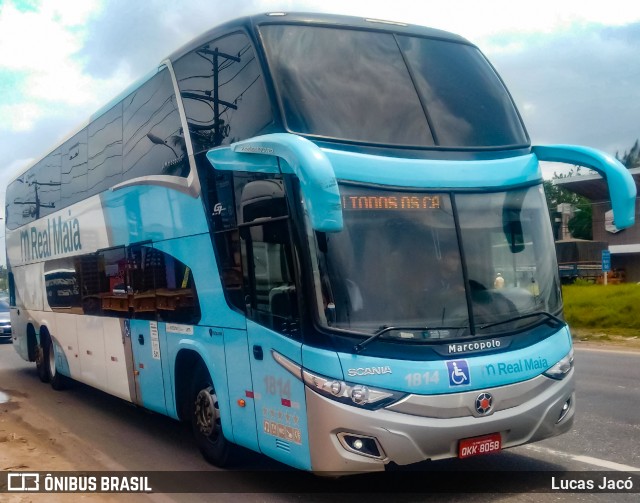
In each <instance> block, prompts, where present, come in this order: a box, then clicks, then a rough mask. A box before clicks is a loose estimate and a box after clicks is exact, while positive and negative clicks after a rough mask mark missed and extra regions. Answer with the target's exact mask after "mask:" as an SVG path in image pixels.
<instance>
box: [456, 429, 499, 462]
mask: <svg viewBox="0 0 640 503" xmlns="http://www.w3.org/2000/svg"><path fill="white" fill-rule="evenodd" d="M500 449H502V437H501V436H500V433H492V434H491V435H484V436H482V437H473V438H465V439H462V440H460V444H459V446H458V457H459V458H461V459H462V458H469V457H471V456H479V455H481V454H491V453H492V452H498V451H499V450H500Z"/></svg>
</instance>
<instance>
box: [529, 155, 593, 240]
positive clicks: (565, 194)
mask: <svg viewBox="0 0 640 503" xmlns="http://www.w3.org/2000/svg"><path fill="white" fill-rule="evenodd" d="M577 174H580V168H579V167H577V168H576V170H575V171H574V170H573V169H572V170H571V171H570V172H569V173H567V174H562V173H561V174H558V173H554V174H553V179H554V180H556V179H559V178H568V177H570V176H574V175H577ZM542 183H543V186H544V194H545V197H546V198H547V206H548V207H549V219H550V220H551V226H552V227H553V229H554V233H556V236H557V229H556V227H555V225H556V217H557V216H558V211H557V209H558V205H559V204H564V203H566V204H571V205H572V206H574V207H575V208H576V214H575V216H574V217H573V218H572V219H571V220H569V224H568V225H569V231H570V232H571V235H572V236H573V237H574V238H576V239H593V233H592V228H591V221H592V212H591V202H590V201H589V200H588V199H587V198H586V197H584V196H581V195H578V194H576V193H575V192H571V191H569V190H567V189H564V188H562V187H560V186H558V185H554V184H553V180H545V181H544V182H542Z"/></svg>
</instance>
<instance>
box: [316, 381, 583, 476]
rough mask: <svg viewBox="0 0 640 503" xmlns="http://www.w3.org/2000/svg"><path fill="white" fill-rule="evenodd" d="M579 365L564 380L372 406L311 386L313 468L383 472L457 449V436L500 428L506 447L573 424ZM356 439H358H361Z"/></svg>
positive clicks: (330, 471)
mask: <svg viewBox="0 0 640 503" xmlns="http://www.w3.org/2000/svg"><path fill="white" fill-rule="evenodd" d="M573 374H574V371H573V370H571V372H570V373H569V375H568V376H567V377H566V378H565V379H563V380H561V381H557V380H553V379H550V378H547V377H545V376H538V377H536V378H534V379H531V380H529V381H525V382H523V383H517V384H512V385H509V386H502V387H498V388H489V389H483V390H476V391H469V392H465V393H459V394H451V395H439V396H420V395H409V396H408V397H406V398H405V399H403V400H402V401H401V402H398V403H397V404H393V405H391V406H388V407H387V408H384V409H380V410H376V411H369V410H363V409H360V408H358V407H355V406H349V405H345V404H342V403H339V402H336V401H333V400H330V399H328V398H325V397H323V396H321V395H319V394H317V393H316V392H314V391H312V390H310V389H309V388H307V390H306V399H307V412H308V418H309V444H310V451H311V465H312V470H313V471H314V472H316V473H317V474H319V475H322V474H326V475H336V474H339V475H340V474H348V473H360V472H372V471H382V470H384V469H385V466H386V465H387V464H389V463H396V464H398V465H408V464H412V463H418V462H421V461H425V460H438V459H445V458H454V457H457V456H458V448H459V442H460V440H461V439H468V438H473V437H479V436H484V435H489V434H496V433H499V434H500V436H501V443H502V448H509V447H515V446H518V445H522V444H526V443H529V442H535V441H538V440H542V439H544V438H548V437H552V436H555V435H559V434H561V433H564V432H566V431H568V430H569V429H570V428H571V425H572V423H573V416H574V410H575V396H574V383H573ZM483 392H488V393H491V394H492V395H493V397H494V405H495V407H494V409H495V410H496V411H495V412H493V413H492V414H488V415H484V416H480V415H479V414H478V413H477V412H474V411H475V402H476V398H477V397H478V396H479V395H480V394H481V393H483ZM358 440H360V441H359V442H358Z"/></svg>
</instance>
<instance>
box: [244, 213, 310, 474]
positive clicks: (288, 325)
mask: <svg viewBox="0 0 640 503" xmlns="http://www.w3.org/2000/svg"><path fill="white" fill-rule="evenodd" d="M240 237H241V250H242V254H243V256H244V259H245V260H244V263H245V264H246V267H245V271H244V274H245V285H247V287H248V292H247V296H246V302H247V305H246V310H247V318H248V320H247V337H248V343H249V348H248V349H249V359H250V362H251V376H252V380H253V395H254V404H255V409H256V410H255V412H256V418H257V423H258V443H259V446H260V450H261V451H262V452H263V453H265V454H267V455H268V456H271V457H273V458H275V459H277V460H279V461H282V462H284V463H287V464H290V465H293V466H295V467H297V468H301V469H309V468H310V460H309V446H308V441H307V434H306V430H305V428H306V423H307V421H306V405H305V391H304V385H303V383H302V382H301V381H300V379H297V378H296V377H294V375H292V373H291V372H290V371H288V370H286V366H287V365H288V364H291V365H293V366H294V368H295V366H297V367H298V369H299V367H300V365H301V346H302V344H301V342H300V341H299V337H298V332H299V327H298V323H297V320H298V309H297V295H296V287H295V282H294V280H293V275H292V273H293V255H292V249H291V244H290V239H289V222H288V218H287V217H284V218H283V217H279V218H273V219H260V221H259V223H255V224H253V223H252V224H250V225H247V226H245V227H243V228H241V229H240ZM278 360H280V363H279V362H278ZM283 364H284V365H283ZM294 371H295V370H294Z"/></svg>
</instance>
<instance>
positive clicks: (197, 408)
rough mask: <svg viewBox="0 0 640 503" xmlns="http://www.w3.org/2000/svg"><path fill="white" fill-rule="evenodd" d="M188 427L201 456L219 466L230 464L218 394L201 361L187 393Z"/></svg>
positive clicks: (231, 448) (229, 448) (229, 453)
mask: <svg viewBox="0 0 640 503" xmlns="http://www.w3.org/2000/svg"><path fill="white" fill-rule="evenodd" d="M189 417H190V421H191V430H192V432H193V436H194V438H195V440H196V444H197V445H198V449H200V452H201V453H202V455H203V456H204V458H205V459H206V460H207V461H208V462H209V463H211V464H213V465H215V466H218V467H220V468H223V467H226V466H229V465H230V464H231V458H232V453H233V452H232V451H233V450H234V447H235V446H234V445H233V444H232V443H231V442H229V441H228V440H227V439H226V438H225V437H224V434H223V433H222V421H221V418H220V408H219V407H218V397H217V395H216V392H215V388H214V387H213V380H212V379H211V376H210V375H209V371H208V370H207V368H206V367H205V366H204V364H202V363H200V364H199V365H198V366H197V367H196V369H195V373H194V375H193V380H192V382H191V390H190V393H189Z"/></svg>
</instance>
